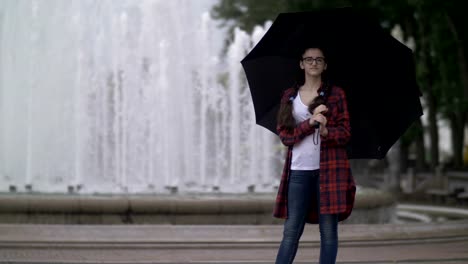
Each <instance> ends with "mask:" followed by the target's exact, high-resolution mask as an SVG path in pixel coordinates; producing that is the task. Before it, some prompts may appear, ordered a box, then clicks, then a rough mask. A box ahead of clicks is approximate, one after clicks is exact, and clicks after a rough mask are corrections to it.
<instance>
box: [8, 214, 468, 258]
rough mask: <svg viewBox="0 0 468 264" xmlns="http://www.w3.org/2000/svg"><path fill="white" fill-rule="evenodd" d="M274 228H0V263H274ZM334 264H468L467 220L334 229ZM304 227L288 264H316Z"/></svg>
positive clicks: (315, 240) (311, 237)
mask: <svg viewBox="0 0 468 264" xmlns="http://www.w3.org/2000/svg"><path fill="white" fill-rule="evenodd" d="M281 232H282V226H278V225H229V226H223V225H198V226H194V225H15V224H11V225H10V224H4V225H0V263H51V264H52V263H55V264H58V263H67V264H72V263H76V264H78V263H93V264H94V263H120V264H123V263H155V264H163V263H172V264H173V263H211V264H214V263H220V264H221V263H230V264H235V263H265V264H266V263H274V259H275V256H276V251H277V248H278V246H279V242H280V239H281ZM339 235H340V248H339V252H338V263H376V264H379V263H468V220H459V221H449V222H444V223H426V224H420V223H418V224H382V225H363V224H345V225H340V226H339ZM319 250H320V243H319V233H318V226H317V225H307V227H306V229H305V232H304V235H303V237H302V239H301V244H300V249H299V251H298V255H297V258H296V263H317V259H318V255H319Z"/></svg>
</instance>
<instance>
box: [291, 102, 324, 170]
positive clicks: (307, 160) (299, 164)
mask: <svg viewBox="0 0 468 264" xmlns="http://www.w3.org/2000/svg"><path fill="white" fill-rule="evenodd" d="M293 117H294V119H296V124H298V123H300V122H302V121H304V120H306V119H309V118H311V117H312V114H310V113H309V110H308V106H307V105H305V104H304V103H303V102H302V100H301V96H300V94H299V93H297V96H296V98H294V101H293ZM316 133H319V130H318V129H316V130H315V133H313V134H311V135H308V136H307V137H305V138H304V139H302V141H300V142H298V143H296V144H295V145H294V147H293V151H292V163H291V170H316V169H319V168H320V136H319V137H318V143H317V145H315V144H314V137H315V141H317V134H316Z"/></svg>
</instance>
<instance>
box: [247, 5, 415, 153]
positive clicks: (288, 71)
mask: <svg viewBox="0 0 468 264" xmlns="http://www.w3.org/2000/svg"><path fill="white" fill-rule="evenodd" d="M308 43H319V44H320V45H321V46H323V47H325V53H326V56H327V63H328V68H327V79H328V80H329V81H330V82H331V83H332V84H335V85H338V86H340V87H342V88H343V89H345V92H346V96H347V100H348V108H349V112H350V118H351V120H350V122H351V141H350V143H349V146H348V157H349V158H376V159H382V158H383V157H384V156H385V154H386V153H387V151H388V150H389V149H390V147H391V146H392V145H393V144H394V143H395V142H396V141H397V140H398V138H399V137H400V136H401V135H402V134H403V133H404V132H405V131H406V130H407V129H408V128H409V126H410V125H411V124H412V123H413V122H414V121H415V120H417V119H418V118H419V117H420V116H421V115H422V107H421V103H420V101H419V97H420V96H421V94H420V91H419V88H418V86H417V83H416V77H415V67H414V61H413V53H412V51H411V50H410V49H409V48H408V47H406V46H405V45H403V44H402V43H400V42H399V41H398V40H396V39H395V38H393V37H392V36H391V35H390V34H389V33H388V32H386V31H385V30H384V29H383V28H382V27H381V26H380V24H379V22H378V21H377V19H375V18H374V17H373V16H372V15H370V13H368V12H367V11H363V10H355V9H353V8H337V9H326V10H319V11H310V12H297V13H281V14H279V15H278V17H277V18H276V19H275V21H274V22H273V24H272V25H271V27H270V29H269V30H268V31H267V32H266V34H265V35H264V36H263V38H262V39H261V40H260V42H259V43H258V44H257V45H256V46H255V47H254V48H253V49H252V50H251V51H250V53H249V54H248V55H247V56H246V57H245V58H244V59H243V60H242V61H241V63H242V66H243V68H244V70H245V73H246V76H247V80H248V83H249V87H250V91H251V94H252V99H253V103H254V108H255V115H256V121H257V124H259V125H261V126H263V127H265V128H267V129H269V130H270V131H272V132H274V133H277V132H276V115H277V112H278V109H279V102H280V98H281V95H282V93H283V91H284V89H286V88H289V87H291V86H292V85H293V84H294V83H295V81H296V75H297V70H298V69H299V57H298V55H299V54H298V53H299V51H302V49H303V48H304V47H306V46H307V44H308Z"/></svg>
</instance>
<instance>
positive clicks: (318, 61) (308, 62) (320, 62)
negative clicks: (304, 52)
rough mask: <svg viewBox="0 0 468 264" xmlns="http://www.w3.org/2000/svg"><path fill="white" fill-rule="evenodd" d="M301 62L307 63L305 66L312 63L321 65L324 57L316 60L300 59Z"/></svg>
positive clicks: (312, 58)
mask: <svg viewBox="0 0 468 264" xmlns="http://www.w3.org/2000/svg"><path fill="white" fill-rule="evenodd" d="M302 61H303V62H305V63H307V64H313V63H314V61H315V63H317V65H323V64H324V63H325V58H324V57H317V58H314V57H305V58H302Z"/></svg>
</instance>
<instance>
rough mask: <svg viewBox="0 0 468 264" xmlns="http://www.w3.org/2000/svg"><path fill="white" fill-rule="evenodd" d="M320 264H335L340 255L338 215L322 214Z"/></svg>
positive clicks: (320, 224) (320, 223)
mask: <svg viewBox="0 0 468 264" xmlns="http://www.w3.org/2000/svg"><path fill="white" fill-rule="evenodd" d="M319 221H320V222H319V226H320V264H335V261H336V255H337V253H338V215H337V214H321V215H320V220H319Z"/></svg>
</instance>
